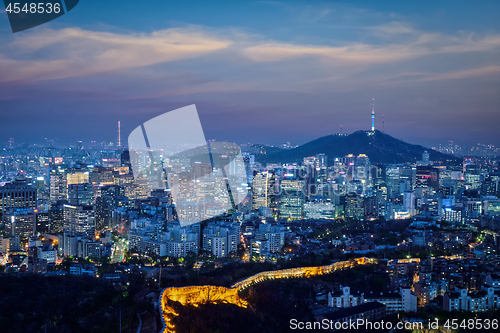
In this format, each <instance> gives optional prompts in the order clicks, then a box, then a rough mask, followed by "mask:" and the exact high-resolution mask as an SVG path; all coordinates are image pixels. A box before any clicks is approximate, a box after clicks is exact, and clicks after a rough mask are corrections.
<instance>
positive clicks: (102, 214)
mask: <svg viewBox="0 0 500 333" xmlns="http://www.w3.org/2000/svg"><path fill="white" fill-rule="evenodd" d="M123 195H124V190H123V188H122V187H120V186H118V185H112V186H102V187H101V196H99V197H97V198H96V204H95V214H96V229H97V230H102V229H105V228H107V227H110V226H111V221H112V217H113V211H114V210H115V209H116V208H117V207H118V197H120V196H123Z"/></svg>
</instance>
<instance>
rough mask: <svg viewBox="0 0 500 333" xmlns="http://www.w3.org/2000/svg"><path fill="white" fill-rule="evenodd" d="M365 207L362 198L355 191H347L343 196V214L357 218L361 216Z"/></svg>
mask: <svg viewBox="0 0 500 333" xmlns="http://www.w3.org/2000/svg"><path fill="white" fill-rule="evenodd" d="M364 213H365V207H364V202H363V198H362V197H361V196H360V195H359V194H356V193H349V194H347V195H346V197H345V216H346V217H350V218H354V219H359V218H361V217H363V215H364Z"/></svg>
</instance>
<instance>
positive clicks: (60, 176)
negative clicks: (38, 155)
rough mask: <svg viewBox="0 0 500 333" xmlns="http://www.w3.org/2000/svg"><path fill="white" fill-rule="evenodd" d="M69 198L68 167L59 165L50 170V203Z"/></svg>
mask: <svg viewBox="0 0 500 333" xmlns="http://www.w3.org/2000/svg"><path fill="white" fill-rule="evenodd" d="M67 197H68V181H67V174H66V167H65V166H62V165H59V166H57V167H53V168H51V169H50V201H52V202H56V201H59V200H66V199H67Z"/></svg>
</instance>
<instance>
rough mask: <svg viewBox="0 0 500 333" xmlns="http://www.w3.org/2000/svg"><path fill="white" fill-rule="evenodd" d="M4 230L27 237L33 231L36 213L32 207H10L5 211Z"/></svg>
mask: <svg viewBox="0 0 500 333" xmlns="http://www.w3.org/2000/svg"><path fill="white" fill-rule="evenodd" d="M5 215H6V220H7V221H8V222H7V223H6V224H5V230H6V231H7V232H8V233H9V234H11V235H13V236H22V237H29V236H32V235H33V234H34V232H35V226H36V215H35V211H34V210H33V209H27V208H24V209H21V208H10V209H8V210H7V211H6V213H5Z"/></svg>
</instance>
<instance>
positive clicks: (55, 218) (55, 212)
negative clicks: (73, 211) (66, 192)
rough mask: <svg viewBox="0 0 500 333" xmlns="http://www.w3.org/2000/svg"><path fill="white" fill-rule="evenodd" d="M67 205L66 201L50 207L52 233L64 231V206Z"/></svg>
mask: <svg viewBox="0 0 500 333" xmlns="http://www.w3.org/2000/svg"><path fill="white" fill-rule="evenodd" d="M67 203H68V202H67V201H66V200H61V201H58V202H56V203H54V204H52V205H51V206H50V210H49V221H50V225H49V226H50V232H52V233H59V232H62V231H63V230H64V205H65V204H67Z"/></svg>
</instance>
